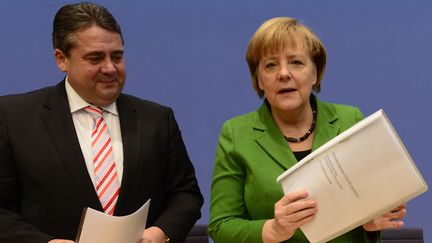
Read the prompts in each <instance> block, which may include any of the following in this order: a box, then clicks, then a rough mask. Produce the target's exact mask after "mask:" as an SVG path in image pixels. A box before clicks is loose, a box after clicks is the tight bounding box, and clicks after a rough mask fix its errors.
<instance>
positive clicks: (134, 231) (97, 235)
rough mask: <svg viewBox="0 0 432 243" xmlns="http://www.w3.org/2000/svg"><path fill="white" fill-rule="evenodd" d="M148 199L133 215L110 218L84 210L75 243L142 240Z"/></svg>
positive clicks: (135, 242)
mask: <svg viewBox="0 0 432 243" xmlns="http://www.w3.org/2000/svg"><path fill="white" fill-rule="evenodd" d="M149 207H150V199H149V200H148V201H147V202H146V203H145V204H144V205H143V206H142V207H141V208H140V209H138V210H137V211H136V212H135V213H133V214H130V215H126V216H111V215H108V214H105V213H102V212H99V211H97V210H94V209H92V208H86V209H84V212H83V217H82V219H81V225H80V230H79V232H78V236H77V240H76V242H77V243H96V242H104V243H118V242H131V243H138V242H140V241H141V240H142V236H143V233H144V229H145V225H146V221H147V214H148V210H149Z"/></svg>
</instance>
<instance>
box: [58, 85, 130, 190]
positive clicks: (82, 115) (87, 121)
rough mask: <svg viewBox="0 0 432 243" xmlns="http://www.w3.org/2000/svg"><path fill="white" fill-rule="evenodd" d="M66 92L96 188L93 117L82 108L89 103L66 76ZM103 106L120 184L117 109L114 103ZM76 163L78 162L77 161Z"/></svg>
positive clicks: (121, 155)
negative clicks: (92, 147)
mask: <svg viewBox="0 0 432 243" xmlns="http://www.w3.org/2000/svg"><path fill="white" fill-rule="evenodd" d="M65 84H66V94H67V97H68V101H69V107H70V111H71V114H72V119H73V123H74V126H75V131H76V134H77V136H78V141H79V144H80V147H81V151H82V153H83V156H84V160H85V163H86V166H87V171H88V173H89V175H90V178H91V180H92V182H93V186H94V187H95V189H96V184H95V175H94V166H93V156H92V149H91V141H92V139H91V133H92V131H93V128H92V126H93V118H92V117H91V115H90V114H89V113H87V112H86V111H85V110H83V108H85V107H87V106H89V105H91V104H90V103H88V102H87V101H85V100H84V99H83V98H81V96H79V95H78V94H77V92H76V91H75V90H74V89H73V88H72V86H70V84H69V82H68V79H67V77H66V82H65ZM101 108H103V110H104V112H103V117H104V120H105V123H106V124H107V127H108V131H109V133H110V135H111V143H112V147H113V152H114V158H115V164H116V169H117V175H118V179H119V184H121V180H122V175H123V143H122V137H121V130H120V119H119V115H118V111H117V105H116V103H115V102H114V103H112V104H110V105H108V106H104V107H101ZM77 163H79V162H78V161H77Z"/></svg>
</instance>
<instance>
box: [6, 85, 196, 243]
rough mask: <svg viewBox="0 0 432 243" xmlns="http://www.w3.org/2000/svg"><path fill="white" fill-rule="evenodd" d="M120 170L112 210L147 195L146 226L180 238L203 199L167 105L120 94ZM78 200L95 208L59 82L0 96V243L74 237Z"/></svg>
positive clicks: (130, 208)
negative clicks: (115, 199)
mask: <svg viewBox="0 0 432 243" xmlns="http://www.w3.org/2000/svg"><path fill="white" fill-rule="evenodd" d="M117 107H118V111H119V117H120V124H121V125H120V126H121V133H122V140H123V150H124V151H123V152H124V170H123V179H122V182H121V189H120V194H119V198H118V202H117V206H116V209H115V212H114V215H118V216H121V215H126V214H130V213H132V212H134V211H135V210H137V209H138V208H139V207H140V206H142V204H143V203H144V202H146V201H147V199H149V198H151V204H150V211H149V216H148V221H147V227H149V226H152V225H155V226H158V227H160V228H161V229H162V230H164V232H165V233H166V234H167V235H168V236H169V237H170V238H171V241H172V242H183V241H184V238H185V237H186V235H187V233H188V232H189V230H190V229H191V227H192V226H193V225H194V223H195V221H196V220H197V219H198V218H199V217H200V208H201V205H202V203H203V198H202V195H201V193H200V190H199V187H198V184H197V181H196V178H195V172H194V168H193V165H192V163H191V161H190V159H189V157H188V155H187V152H186V149H185V146H184V143H183V140H182V138H181V134H180V131H179V128H178V126H177V123H176V121H175V119H174V115H173V112H172V110H171V109H170V108H167V107H163V106H160V105H158V104H155V103H152V102H149V101H143V100H140V99H138V98H135V97H132V96H128V95H124V94H122V95H120V97H119V98H118V100H117ZM84 207H91V208H94V209H97V210H100V211H102V206H101V204H100V202H99V199H98V197H97V194H96V192H95V189H94V187H93V185H92V182H91V179H90V177H89V175H88V171H87V168H86V165H85V162H84V157H83V155H82V152H81V149H80V145H79V142H78V138H77V135H76V132H75V128H74V124H73V121H72V116H71V114H70V109H69V104H68V100H67V96H66V91H65V85H64V82H61V83H59V84H58V85H57V86H55V87H48V88H44V89H41V90H37V91H33V92H30V93H27V94H20V95H9V96H4V97H0V242H8V243H12V242H20V243H25V242H32V243H36V242H47V241H48V240H50V239H52V238H66V239H72V240H75V237H76V233H77V228H78V225H79V221H80V217H81V213H82V210H83V208H84Z"/></svg>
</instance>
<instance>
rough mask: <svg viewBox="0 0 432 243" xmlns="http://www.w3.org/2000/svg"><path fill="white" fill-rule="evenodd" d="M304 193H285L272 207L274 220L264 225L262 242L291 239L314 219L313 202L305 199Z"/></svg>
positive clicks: (315, 207) (314, 205) (314, 209)
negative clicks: (300, 228) (301, 227)
mask: <svg viewBox="0 0 432 243" xmlns="http://www.w3.org/2000/svg"><path fill="white" fill-rule="evenodd" d="M307 196H308V193H307V192H306V191H296V192H290V193H287V194H286V195H285V196H284V197H282V199H281V200H279V201H278V202H277V203H276V204H275V207H274V211H275V212H274V219H271V220H267V221H266V222H265V223H264V227H263V232H262V239H263V242H281V241H284V240H287V239H289V238H291V237H292V236H293V235H294V232H295V231H296V230H297V229H298V228H299V227H300V226H302V225H304V224H306V223H308V222H310V221H311V220H312V219H314V217H315V214H316V212H317V203H316V201H315V200H311V199H306V198H307Z"/></svg>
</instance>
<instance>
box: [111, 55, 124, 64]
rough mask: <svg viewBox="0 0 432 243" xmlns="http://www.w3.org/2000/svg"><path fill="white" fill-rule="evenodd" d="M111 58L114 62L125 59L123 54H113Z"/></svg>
mask: <svg viewBox="0 0 432 243" xmlns="http://www.w3.org/2000/svg"><path fill="white" fill-rule="evenodd" d="M111 59H112V60H113V62H116V63H119V62H121V61H122V60H123V55H113V56H112V57H111Z"/></svg>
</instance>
